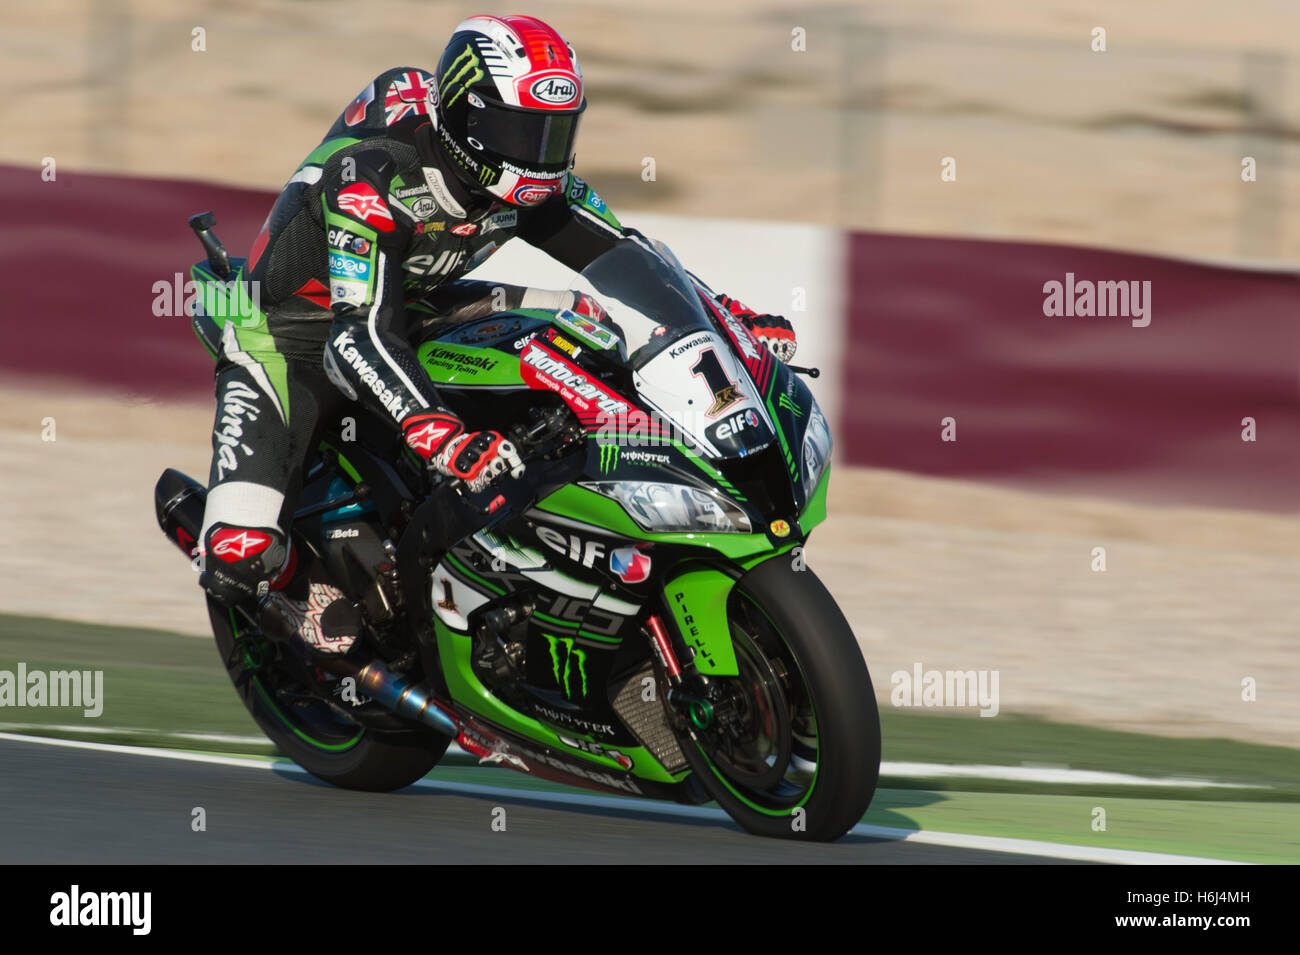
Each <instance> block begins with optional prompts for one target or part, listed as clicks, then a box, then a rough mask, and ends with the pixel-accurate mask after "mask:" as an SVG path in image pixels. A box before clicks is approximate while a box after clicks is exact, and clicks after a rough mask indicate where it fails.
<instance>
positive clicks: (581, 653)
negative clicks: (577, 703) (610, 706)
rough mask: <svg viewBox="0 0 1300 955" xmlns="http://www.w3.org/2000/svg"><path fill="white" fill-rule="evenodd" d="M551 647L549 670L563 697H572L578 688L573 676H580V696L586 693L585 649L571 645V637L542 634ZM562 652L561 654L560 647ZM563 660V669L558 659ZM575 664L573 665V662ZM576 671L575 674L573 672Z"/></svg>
mask: <svg viewBox="0 0 1300 955" xmlns="http://www.w3.org/2000/svg"><path fill="white" fill-rule="evenodd" d="M542 636H544V637H545V638H546V642H547V644H548V645H549V646H550V648H551V672H552V673H554V675H555V685H556V686H558V687H559V688H560V690H561V692H563V693H564V697H565V699H569V700H571V699H573V696H574V693H575V691H576V690H578V689H579V685H578V683H577V682H576V681H575V680H574V676H575V675H576V676H578V677H580V678H581V681H582V682H581V690H582V696H584V697H585V696H586V695H587V651H585V650H583V649H582V648H581V647H576V646H574V645H573V637H557V636H554V635H552V634H549V633H544V634H542ZM561 648H563V650H564V652H563V653H562V654H561V652H560V649H561ZM561 658H563V660H564V669H563V671H561V669H560V660H561ZM575 661H576V663H577V666H576V667H575V666H574V663H575ZM575 671H576V674H575Z"/></svg>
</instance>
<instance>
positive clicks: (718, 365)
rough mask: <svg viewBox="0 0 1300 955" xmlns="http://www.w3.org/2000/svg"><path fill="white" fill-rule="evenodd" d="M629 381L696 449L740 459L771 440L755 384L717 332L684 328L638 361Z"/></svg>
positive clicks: (707, 453)
mask: <svg viewBox="0 0 1300 955" xmlns="http://www.w3.org/2000/svg"><path fill="white" fill-rule="evenodd" d="M632 380H633V383H634V384H635V385H636V388H637V391H638V392H639V393H640V395H641V397H642V398H643V399H644V400H645V401H646V403H647V404H649V405H651V406H652V407H653V408H654V409H655V410H656V411H657V412H658V413H659V415H660V416H662V417H663V418H665V419H668V420H669V421H671V422H672V424H673V426H674V428H675V429H676V430H678V431H680V432H681V433H682V435H683V438H682V439H683V440H684V441H685V442H686V443H687V444H688V445H691V446H693V447H695V448H696V450H697V451H698V453H701V454H704V455H707V456H709V457H714V458H739V457H744V456H745V455H748V454H753V453H754V452H755V451H761V450H762V449H763V448H765V447H767V446H768V445H769V444H771V443H772V442H773V441H774V440H776V432H775V430H774V429H773V427H772V421H771V419H769V418H768V416H767V411H766V409H765V408H764V407H763V404H762V402H760V401H759V400H758V397H759V396H758V390H757V388H755V387H754V383H753V381H752V380H750V377H749V376H748V375H747V374H746V373H745V370H744V368H743V367H741V365H740V362H739V361H738V360H737V359H736V356H735V353H734V352H733V351H732V350H731V348H730V347H729V346H728V345H727V343H726V342H724V341H723V340H722V338H721V337H720V336H719V335H718V334H717V333H716V332H713V331H695V332H688V333H687V334H685V335H683V336H682V337H680V338H678V339H677V340H676V341H675V342H673V343H672V344H671V345H669V346H668V347H666V348H663V349H662V350H661V351H659V353H658V354H656V355H655V356H654V357H653V358H651V359H650V360H649V361H648V362H646V363H645V364H644V365H642V366H641V368H640V369H638V370H637V371H636V372H635V373H634V375H633V377H632Z"/></svg>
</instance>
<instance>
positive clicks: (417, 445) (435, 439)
mask: <svg viewBox="0 0 1300 955" xmlns="http://www.w3.org/2000/svg"><path fill="white" fill-rule="evenodd" d="M455 430H456V426H455V425H453V424H449V423H448V422H445V421H430V422H429V423H428V424H426V425H424V426H423V427H421V428H416V429H415V430H414V431H412V432H411V433H410V434H408V435H407V436H406V443H407V444H408V445H410V446H411V450H413V451H417V452H419V453H420V454H422V455H423V456H424V457H426V458H427V457H429V456H430V455H431V454H433V449H434V448H436V447H438V445H440V444H442V442H443V440H444V439H445V438H446V437H447V435H449V434H451V433H452V432H453V431H455Z"/></svg>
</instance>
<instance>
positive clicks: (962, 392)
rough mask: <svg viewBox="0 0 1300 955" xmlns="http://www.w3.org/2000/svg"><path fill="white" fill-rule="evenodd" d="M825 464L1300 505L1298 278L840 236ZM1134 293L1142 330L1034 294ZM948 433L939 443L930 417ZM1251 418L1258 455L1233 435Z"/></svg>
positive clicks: (1111, 256)
mask: <svg viewBox="0 0 1300 955" xmlns="http://www.w3.org/2000/svg"><path fill="white" fill-rule="evenodd" d="M849 243H850V247H849V255H848V262H849V272H848V276H847V282H848V286H849V289H848V291H847V294H846V295H845V301H846V302H848V303H850V304H849V306H848V307H849V316H848V323H847V328H848V330H849V334H850V336H851V339H852V340H851V343H850V346H849V353H848V354H849V357H848V363H847V367H846V380H845V396H844V408H845V417H844V421H843V423H842V424H841V435H840V442H839V448H840V449H841V451H842V452H844V456H843V457H842V458H841V460H844V459H847V460H848V461H849V462H852V463H857V464H867V465H874V466H878V467H886V468H897V469H900V470H905V471H917V472H922V473H926V474H934V475H944V476H951V477H961V478H971V479H977V480H995V481H1000V482H1005V483H1010V484H1016V485H1021V486H1032V487H1047V488H1052V489H1058V490H1068V491H1071V492H1078V493H1084V494H1099V495H1119V496H1123V497H1129V498H1134V499H1139V500H1152V501H1169V502H1194V503H1203V504H1216V505H1224V506H1239V507H1250V508H1264V509H1276V510H1295V509H1296V508H1297V506H1300V400H1298V398H1300V389H1298V387H1297V385H1298V382H1300V375H1298V371H1300V296H1298V294H1297V293H1300V282H1298V280H1297V278H1296V276H1295V275H1276V274H1264V273H1252V272H1244V271H1236V270H1231V269H1226V268H1214V267H1209V266H1201V265H1192V264H1187V263H1182V262H1176V261H1170V260H1166V259H1159V258H1154V257H1148V256H1138V255H1129V254H1123V253H1116V252H1105V251H1098V250H1093V249H1081V248H1070V247H1064V246H1042V245H1031V244H1026V243H1012V242H1006V243H1004V242H984V241H967V240H956V239H930V238H915V237H905V236H892V235H862V234H859V235H853V236H851V237H850V239H849ZM1067 272H1073V273H1074V274H1075V276H1076V278H1077V279H1089V280H1093V281H1103V280H1133V279H1135V280H1139V281H1141V280H1149V281H1150V282H1151V322H1150V325H1148V326H1147V327H1145V328H1135V327H1133V326H1132V324H1131V323H1130V321H1129V320H1128V319H1123V318H1080V317H1075V318H1065V317H1054V318H1049V317H1046V316H1044V314H1043V303H1044V298H1045V296H1044V293H1043V285H1044V283H1045V282H1048V281H1050V280H1056V281H1061V282H1064V280H1065V275H1066V273H1067ZM946 416H952V417H953V418H955V419H956V421H957V440H956V441H955V442H944V441H941V440H940V430H941V426H940V421H941V419H943V418H944V417H946ZM1247 416H1250V417H1253V418H1255V420H1256V422H1257V426H1258V432H1257V440H1256V441H1255V442H1254V443H1248V442H1244V441H1242V439H1241V431H1242V424H1241V421H1242V418H1244V417H1247Z"/></svg>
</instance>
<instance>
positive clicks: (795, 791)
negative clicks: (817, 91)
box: [682, 556, 880, 841]
mask: <svg viewBox="0 0 1300 955" xmlns="http://www.w3.org/2000/svg"><path fill="white" fill-rule="evenodd" d="M727 618H728V623H729V625H730V629H731V638H732V645H733V646H734V648H735V651H736V661H737V664H738V667H739V675H738V676H735V677H714V678H713V680H712V682H713V684H714V694H715V699H716V700H717V703H716V704H715V706H714V716H713V720H712V722H710V724H709V725H708V727H707V728H705V729H698V728H695V729H691V730H690V731H689V733H690V738H688V739H683V741H682V743H683V746H682V749H683V752H684V753H685V754H686V758H687V760H688V762H690V764H691V767H692V769H693V770H694V771H695V774H696V776H697V777H698V778H699V780H700V782H701V783H703V785H704V787H705V788H706V789H707V790H708V791H709V794H710V795H711V796H712V797H713V798H714V799H715V800H717V802H718V804H719V805H720V806H721V807H722V808H723V809H725V810H726V811H727V813H728V814H729V815H730V816H731V817H732V818H733V819H735V820H736V822H738V823H739V824H740V825H741V826H743V827H744V828H745V829H747V830H749V831H750V832H753V833H756V834H758V835H763V836H772V837H777V838H788V839H807V840H812V841H831V840H834V839H838V838H839V837H840V836H842V835H844V834H845V833H846V832H847V831H848V830H849V829H851V828H852V827H853V826H854V825H856V824H857V823H858V821H859V820H861V818H862V816H863V814H864V813H866V811H867V807H868V806H869V805H870V803H871V798H872V796H873V795H874V794H875V791H876V781H877V778H878V776H879V774H880V715H879V713H878V711H877V709H876V698H875V693H874V691H873V690H872V687H871V677H870V675H869V674H868V672H867V667H866V664H865V663H864V662H863V660H862V652H861V651H860V650H859V649H858V643H857V640H856V639H855V638H854V636H853V631H852V630H851V629H850V627H849V625H848V621H846V620H845V619H844V614H843V613H842V612H841V611H840V609H839V607H838V605H837V604H836V603H835V600H834V598H833V597H831V595H830V593H829V592H828V591H827V590H826V588H825V586H823V584H822V583H821V581H820V580H818V579H817V577H816V576H815V575H814V574H813V572H812V571H811V570H807V569H806V568H805V569H795V568H794V566H792V563H791V561H790V559H789V558H788V556H781V557H774V558H772V559H771V560H769V561H766V562H765V563H763V564H760V565H759V566H758V567H756V568H754V569H753V570H752V571H750V572H749V573H747V574H746V575H745V576H744V577H742V578H741V579H740V580H739V581H737V582H736V585H735V587H734V588H733V590H732V592H731V595H730V598H729V600H728V608H727Z"/></svg>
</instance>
